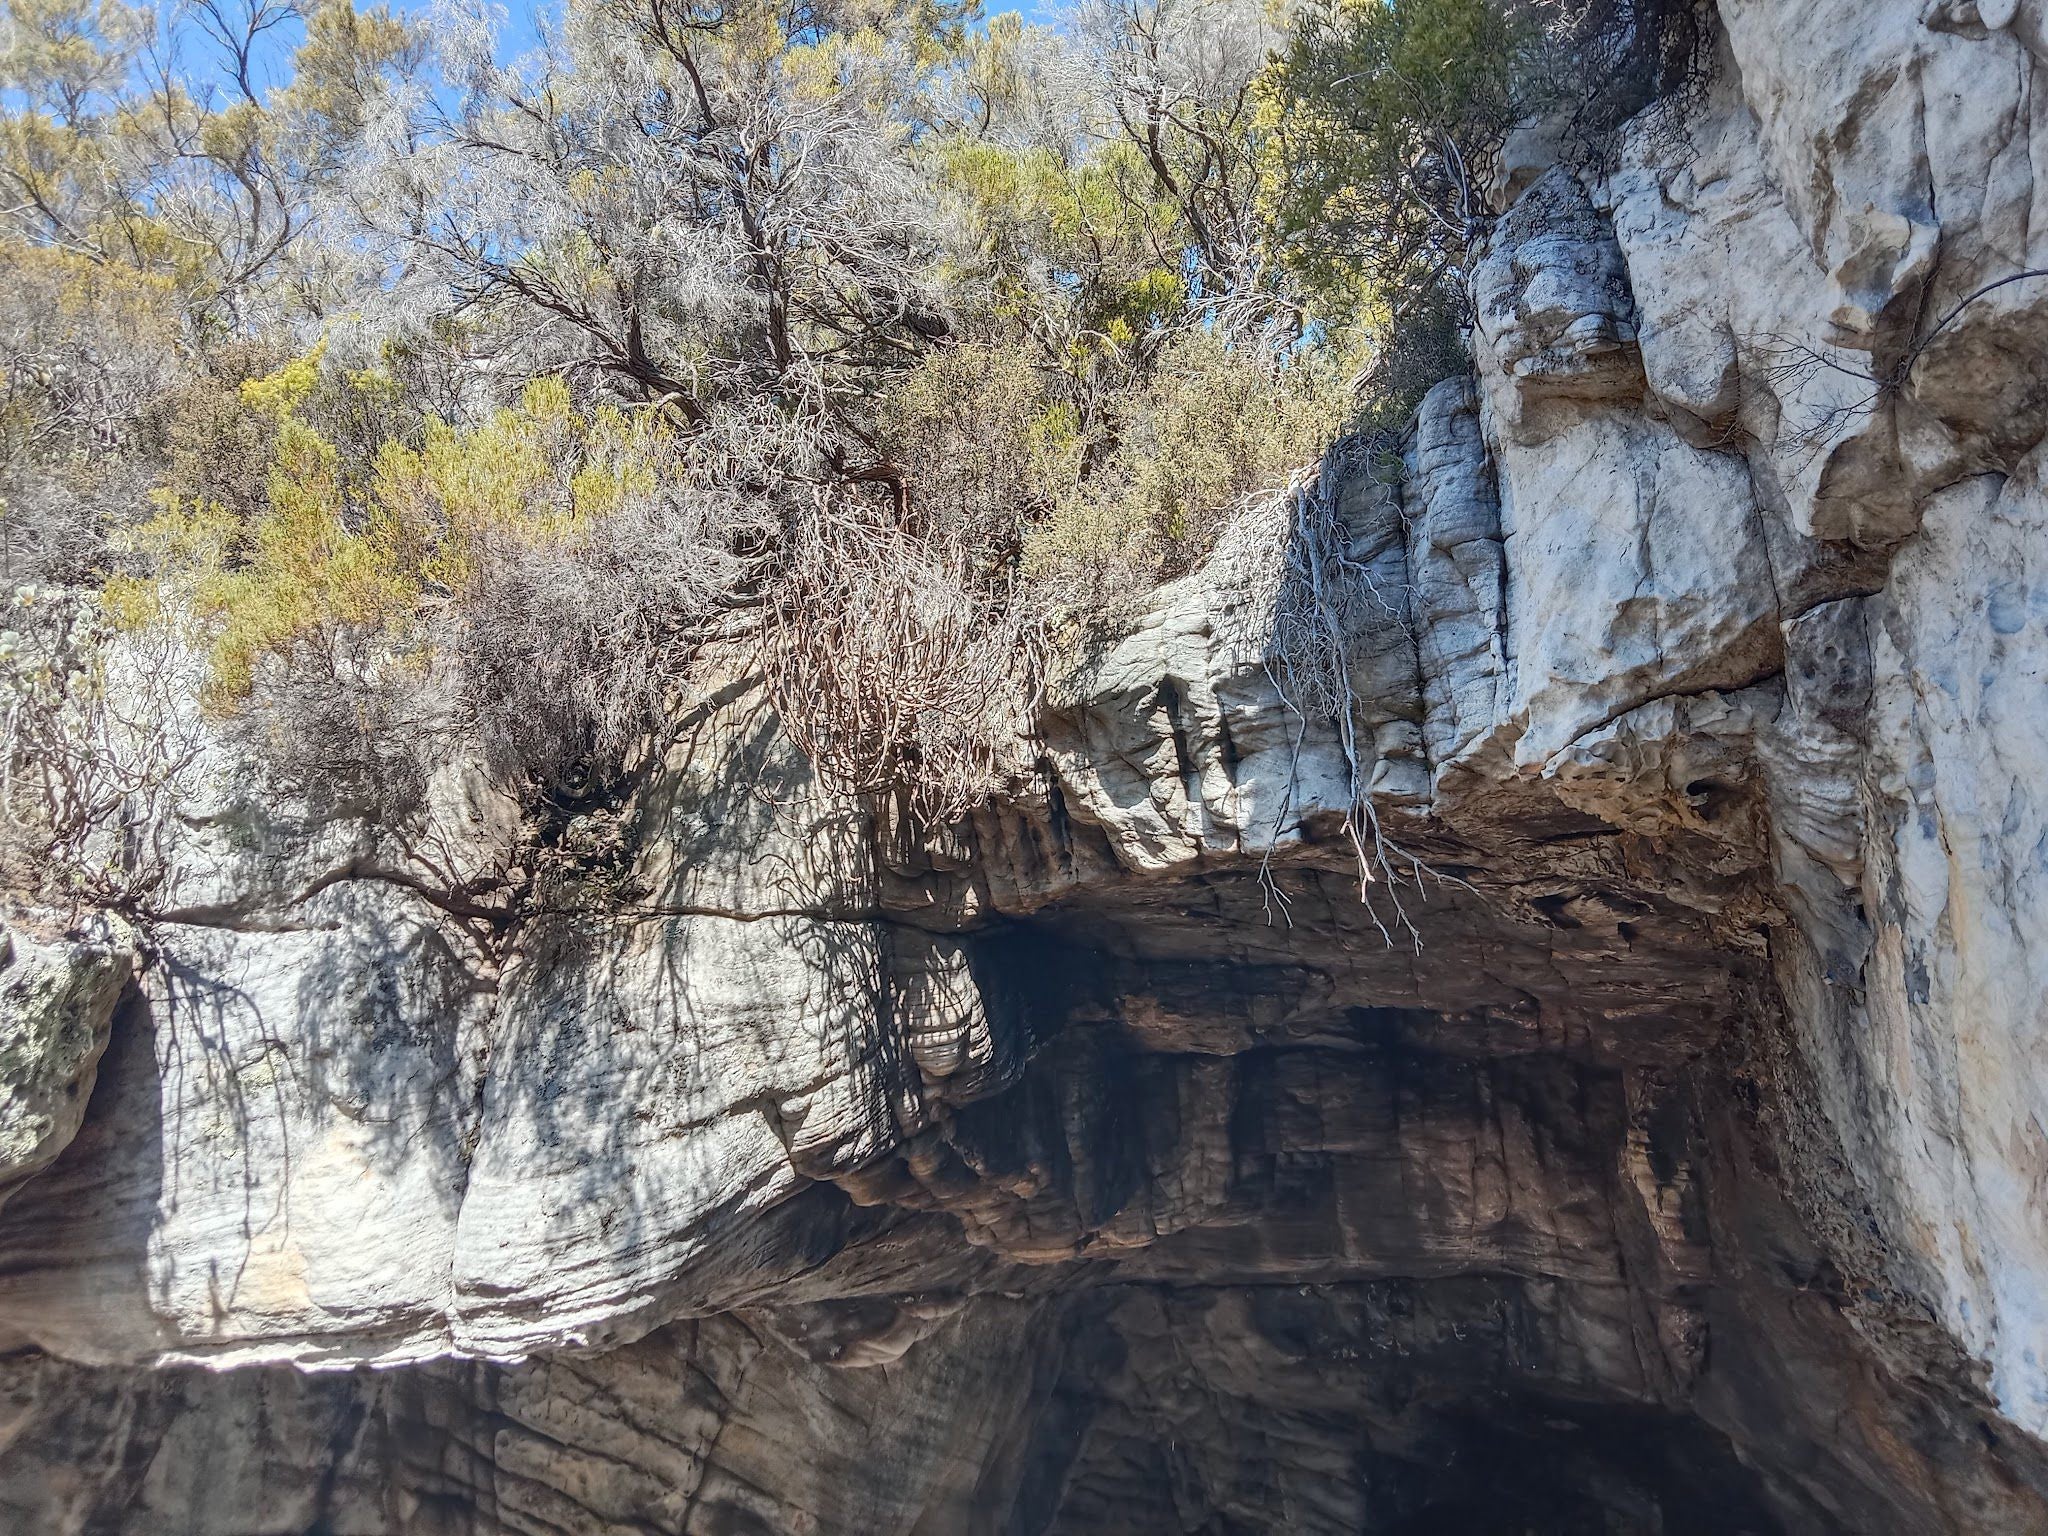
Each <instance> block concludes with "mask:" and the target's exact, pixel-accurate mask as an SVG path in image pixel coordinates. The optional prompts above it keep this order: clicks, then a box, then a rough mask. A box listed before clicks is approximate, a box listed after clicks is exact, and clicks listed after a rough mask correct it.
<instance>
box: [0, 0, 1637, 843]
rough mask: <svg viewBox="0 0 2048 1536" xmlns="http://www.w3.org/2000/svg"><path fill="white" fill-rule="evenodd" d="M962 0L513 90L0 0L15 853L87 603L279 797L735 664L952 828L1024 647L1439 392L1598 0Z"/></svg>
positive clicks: (783, 27)
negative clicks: (1550, 72) (180, 690)
mask: <svg viewBox="0 0 2048 1536" xmlns="http://www.w3.org/2000/svg"><path fill="white" fill-rule="evenodd" d="M973 3H974V0H728V3H714V0H569V3H568V4H567V6H566V8H565V9H564V10H563V11H562V12H561V13H559V14H558V15H556V16H555V17H554V18H553V19H552V20H551V21H549V22H547V23H546V24H545V25H544V28H543V31H542V34H541V36H540V38H539V41H538V45H537V46H536V47H534V48H533V49H532V50H531V51H530V52H529V53H528V54H527V55H525V56H523V57H519V58H513V59H507V58H505V57H503V56H502V46H501V39H500V38H499V37H498V36H497V35H496V33H495V31H494V27H493V24H492V13H491V12H490V11H488V10H487V9H483V8H480V7H478V6H476V5H475V4H473V3H470V0H454V3H451V4H445V5H444V6H443V7H442V8H440V9H438V10H436V11H434V12H433V13H432V14H431V16H423V15H401V14H398V13H394V12H392V11H390V10H387V9H384V8H382V7H378V8H374V9H369V10H358V9H356V8H355V6H354V3H353V0H189V3H187V4H184V5H180V6H178V7H176V8H173V9H168V10H163V11H152V10H147V9H141V8H137V7H135V6H131V5H129V4H127V3H125V0H5V22H6V33H5V37H4V46H0V180H4V181H5V183H6V184H7V186H8V189H9V192H10V196H9V198H8V206H7V210H6V217H5V222H4V224H0V268H4V272H0V278H4V281H0V348H4V357H0V498H4V509H0V517H4V526H0V577H4V580H5V584H6V585H7V586H8V587H10V588H20V589H26V590H27V591H28V592H29V593H30V600H28V601H26V602H18V603H17V608H18V609H19V611H20V614H21V615H22V617H20V618H19V619H18V621H16V622H13V623H12V627H11V628H10V630H9V632H8V635H7V637H6V639H5V642H4V644H0V682H4V684H5V688H6V701H7V708H8V714H7V720H8V726H7V729H8V733H9V735H8V742H7V744H6V745H7V750H8V756H9V759H10V764H11V768H10V773H9V777H8V801H9V814H10V816H12V817H13V819H14V820H15V821H16V823H17V824H18V825H19V826H21V827H24V828H28V827H30V824H31V823H34V824H35V826H36V827H39V828H40V832H39V833H36V835H39V836H41V837H42V838H43V839H44V842H43V844H42V845H41V846H43V847H44V849H45V851H47V848H48V846H49V845H50V842H49V840H50V838H51V837H52V836H53V835H54V834H53V833H52V831H51V827H50V824H49V816H48V814H47V808H46V807H45V808H43V809H38V804H37V797H38V795H40V796H41V797H42V799H43V800H47V799H48V793H47V791H48V789H49V786H48V785H47V784H44V783H42V782H41V779H46V778H48V776H49V773H50V772H51V771H52V770H51V769H50V764H51V763H52V762H54V761H56V760H57V757H58V756H61V755H62V754H56V755H53V752H52V749H51V748H50V747H49V746H48V744H47V743H48V740H49V739H54V738H53V737H52V733H53V732H54V733H56V735H59V736H61V735H62V732H63V731H64V729H66V728H67V727H66V726H65V722H66V721H77V720H80V719H85V718H87V717H89V716H91V715H92V714H93V710H94V707H95V705H94V701H95V700H98V699H103V698H104V697H105V694H106V689H107V687H108V683H107V679H106V677H105V676H104V675H103V673H104V669H103V667H101V666H100V665H99V664H97V663H95V662H93V661H92V660H91V659H90V657H89V656H86V655H84V653H79V652H77V647H76V644H75V632H76V622H74V620H75V617H76V613H77V599H78V596H79V594H81V593H96V594H97V595H96V596H94V597H93V598H92V604H93V605H94V606H95V609H96V613H95V616H93V617H92V620H91V622H92V624H93V625H95V626H99V627H102V628H105V627H112V628H113V629H115V630H118V631H122V632H125V633H126V634H128V635H130V636H133V637H146V644H148V645H164V644H169V645H172V646H173V647H174V649H175V650H176V651H177V653H178V654H180V655H185V656H191V657H195V658H197V662H196V667H197V672H196V675H195V677H194V679H193V682H192V691H194V692H196V693H198V694H200V695H202V696H203V700H204V703H205V706H206V708H208V709H209V710H211V711H212V712H214V713H215V714H216V715H230V716H237V717H241V718H245V719H248V720H252V721H258V722H260V729H259V730H258V732H257V734H258V735H259V736H260V737H261V738H262V739H264V740H266V741H268V742H269V743H270V744H271V746H272V748H273V757H274V759H275V760H276V761H277V762H278V763H281V764H285V765H287V766H288V767H289V768H290V771H291V773H292V774H293V775H295V776H296V777H297V778H298V779H300V780H301V781H302V782H303V784H304V786H305V787H307V788H308V789H309V790H317V791H320V792H338V790H337V786H338V785H341V784H342V781H344V780H347V779H348V778H349V777H350V775H354V776H355V777H356V778H358V779H361V780H364V781H365V782H375V783H381V784H384V785H386V786H390V785H393V784H404V783H407V782H409V780H408V779H407V777H406V774H405V773H403V772H400V771H399V765H400V760H401V759H403V758H404V757H405V755H406V751H407V750H408V749H407V745H406V743H407V741H408V740H409V739H410V736H411V735H414V734H418V733H420V732H425V731H427V730H428V729H429V727H428V725H427V724H426V723H424V722H425V721H426V720H427V719H428V717H429V716H431V717H432V719H433V720H435V721H438V722H440V724H438V725H436V726H434V727H433V728H434V729H447V728H454V729H458V730H462V731H466V732H469V733H471V734H472V736H473V737H474V739H475V740H476V741H478V742H479V743H480V744H481V745H482V746H483V748H484V749H485V750H486V751H488V752H491V753H494V754H496V755H497V758H498V760H499V761H501V762H502V763H504V764H505V765H506V766H507V768H508V771H510V772H513V773H515V774H516V775H517V776H518V777H519V779H520V780H521V781H523V782H526V783H528V784H530V785H532V786H534V787H536V788H537V789H542V790H549V791H560V790H562V789H563V788H564V787H565V786H570V787H574V788H575V789H577V790H578V792H580V791H581V790H583V789H586V788H589V787H592V786H596V787H600V788H601V787H603V786H606V785H608V784H611V783H613V782H615V781H616V780H617V779H618V777H619V776H620V775H621V774H623V773H625V772H626V771H628V769H629V767H630V764H631V762H632V760H633V754H634V751H635V746H636V743H637V742H638V741H640V740H641V739H642V738H643V737H644V736H645V734H646V732H647V730H648V729H649V727H650V726H651V725H653V724H654V723H655V722H656V721H657V720H658V719H659V717H660V716H661V714H662V712H663V708H664V704H665V700H666V699H667V698H668V696H669V695H670V694H671V693H673V691H674V690H675V689H677V688H678V687H679V686H682V685H684V683H685V681H686V679H687V678H688V676H689V668H690V665H691V663H692V660H693V658H694V657H696V656H699V655H701V654H703V652H704V651H705V648H706V647H707V646H715V647H721V648H724V649H726V650H728V651H729V650H730V648H732V647H735V646H752V647H754V648H755V655H756V656H757V657H758V659H759V661H760V662H761V664H762V665H763V667H764V669H765V672H766V675H767V676H768V678H769V681H770V684H771V687H772V690H773V693H774V697H775V701H776V703H777V705H778V707H779V708H780V709H781V711H782V712H783V714H784V716H785V719H786V721H787V723H788V725H789V728H790V730H791V732H792V734H793V735H794V736H795V737H796V739H797V740H799V741H800V742H801V743H802V744H803V745H805V747H806V748H807V749H808V750H809V751H810V752H811V754H812V756H813V758H814V759H815V761H816V762H817V765H818V767H819V768H820V770H821V772H823V773H824V774H825V775H826V776H827V778H828V779H829V780H831V781H832V782H835V783H837V784H840V785H841V786H842V787H846V788H850V789H857V790H862V791H885V790H891V789H896V790H902V791H905V792H906V793H908V794H910V795H911V797H912V800H913V803H914V809H916V810H917V812H918V813H919V814H921V815H923V816H925V817H927V818H929V819H933V820H944V819H946V818H948V817H950V816H953V815H956V814H958V812H959V811H960V810H961V809H963V808H964V807H965V806H966V805H968V804H970V803H971V802H972V801H973V800H974V798H975V797H976V796H977V795H979V794H981V793H983V792H985V790H986V788H987V787H988V784H989V782H990V781H991V778H992V776H993V775H995V774H996V773H998V772H999V771H1000V768H1001V762H1000V759H1001V752H1000V751H999V750H998V747H999V745H1000V741H999V738H1000V737H1001V736H1002V734H1003V732H1004V731H1005V730H1008V729H1012V728H1013V725H1014V721H1015V719H1016V716H1017V710H1016V708H1015V704H1016V701H1017V700H1018V699H1019V698H1021V697H1022V696H1023V695H1024V694H1025V693H1027V692H1028V690H1029V687H1030V684H1031V679H1032V675H1033V669H1034V668H1036V667H1038V666H1040V665H1042V663H1043V661H1044V659H1045V657H1046V656H1047V655H1048V654H1050V653H1051V652H1052V651H1055V650H1057V649H1058V648H1059V647H1061V646H1063V645H1068V644H1071V643H1073V642H1074V641H1075V639H1076V637H1079V636H1084V635H1085V634H1087V633H1088V632H1089V631H1090V630H1091V629H1093V628H1100V627H1101V626H1104V625H1114V624H1115V623H1116V622H1117V621H1118V619H1119V618H1120V617H1121V615H1122V614H1123V613H1124V612H1125V611H1126V610H1127V609H1128V606H1129V605H1130V603H1131V601H1132V599H1133V597H1134V596H1136V595H1139V594H1142V593H1143V592H1144V591H1145V590H1146V589H1147V588H1148V587H1150V586H1152V585H1154V584H1156V583H1157V582H1159V581H1161V580H1164V579H1167V578H1170V577H1173V576H1176V575H1178V574H1180V573H1183V572H1185V571H1188V570H1190V569H1192V568H1193V567H1194V566H1195V565H1196V564H1197V563H1199V562H1200V561H1201V560H1202V559H1203V557H1204V556H1205V555H1206V554H1207V553H1208V552H1209V551H1210V550H1211V549H1212V548H1213V547H1214V545H1215V543H1216V541H1217V539H1218V537H1219V535H1220V533H1221V531H1222V529H1223V527H1224V526H1225V524H1226V522H1227V521H1228V520H1229V519H1230V518H1231V517H1232V516H1233V515H1235V514H1236V513H1237V512H1238V511H1239V509H1241V508H1242V507H1244V506H1245V505H1246V504H1247V503H1248V502H1251V501H1255V500H1257V499H1258V498H1260V497H1261V496H1262V495H1263V496H1265V497H1267V498H1269V499H1270V498H1272V497H1275V496H1278V495H1279V494H1280V493H1281V492H1282V491H1283V490H1284V489H1285V488H1286V487H1288V486H1289V485H1290V483H1292V484H1295V485H1297V486H1298V484H1299V483H1300V482H1299V472H1300V471H1301V469H1302V468H1303V466H1305V465H1308V464H1310V463H1312V462H1313V461H1314V460H1315V459H1316V458H1317V456H1318V455H1319V454H1320V452H1321V451H1322V450H1323V448H1324V447H1325V446H1326V445H1327V444H1328V443H1329V442H1331V441H1332V440H1333V439H1334V438H1335V437H1336V436H1337V435H1338V434H1339V433H1340V432H1341V431H1342V430H1343V429H1344V428H1345V427H1346V425H1347V424H1355V423H1358V422H1360V421H1363V422H1366V423H1367V424H1373V423H1377V424H1379V425H1382V426H1384V425H1391V424H1394V423H1396V422H1397V421H1398V418H1399V416H1400V414H1401V413H1402V411H1404V410H1405V409H1406V407H1407V405H1408V404H1409V403H1411V402H1412V400H1413V398H1414V396H1415V394H1416V393H1417V391H1418V389H1419V388H1420V387H1426V385H1427V384H1428V383H1429V382H1431V381H1432V380H1433V379H1434V378H1436V377H1441V376H1442V375H1443V374H1444V373H1445V372H1448V371H1451V370H1454V369H1455V368H1457V367H1459V366H1461V365H1462V364H1461V360H1460V357H1459V343H1458V339H1457V330H1456V325H1457V310H1458V304H1457V296H1458V294H1459V291H1460V288H1459V276H1460V271H1461V263H1462V262H1463V260H1464V253H1465V251H1466V249H1467V248H1468V246H1469V243H1470V241H1471V240H1472V238H1473V237H1474V236H1475V234H1476V233H1477V232H1479V230H1480V229H1481V228H1482V227H1483V224H1484V221H1485V219H1486V217H1487V207H1486V180H1487V174H1488V166H1489V160H1490V157H1491V155H1492V153H1493V152H1494V150H1495V149H1496V148H1497V146H1498V144H1499V142H1500V140H1501V138H1502V136H1503V135H1504V134H1505V133H1506V132H1507V131H1508V130H1509V129H1510V128H1511V127H1512V126H1514V124H1515V123H1517V122H1518V121H1521V120H1523V119H1524V118H1525V117H1526V116H1527V115H1528V113H1529V111H1530V110H1531V107H1530V102H1531V101H1532V100H1533V98H1532V97H1531V95H1530V93H1529V91H1528V89H1527V82H1528V80H1529V79H1530V77H1531V71H1530V63H1529V61H1530V60H1531V59H1536V58H1538V57H1540V56H1541V53H1542V49H1543V47H1544V46H1546V45H1547V43H1549V42H1551V41H1554V39H1555V38H1556V37H1557V36H1559V35H1561V32H1571V31H1572V29H1573V28H1578V29H1580V31H1583V30H1584V29H1585V27H1587V26H1588V25H1593V26H1595V27H1596V28H1600V27H1604V28H1607V29H1608V32H1610V33H1611V32H1612V30H1613V27H1614V25H1615V23H1614V21H1613V17H1612V16H1611V15H1606V13H1609V12H1614V11H1615V10H1616V8H1617V5H1620V4H1621V0H1609V3H1606V4H1604V5H1600V4H1594V5H1588V4H1586V3H1584V0H1580V3H1574V4H1557V5H1526V4H1525V5H1513V6H1508V7H1506V8H1503V7H1501V6H1499V5H1498V4H1496V3H1495V0H1308V3H1307V4H1306V6H1305V7H1303V8H1302V9H1301V10H1299V11H1298V12H1296V13H1294V14H1293V15H1291V16H1289V17H1285V18H1280V19H1276V16H1277V13H1269V12H1268V11H1267V10H1266V9H1265V8H1264V7H1263V6H1262V5H1261V4H1260V3H1259V0H1080V3H1079V4H1078V5H1077V7H1076V8H1075V9H1074V10H1072V11H1071V12H1070V13H1068V14H1067V15H1065V16H1064V17H1063V18H1062V21H1061V24H1060V25H1059V26H1057V27H1046V26H1034V25H1027V24H1025V23H1023V22H1022V21H1020V20H1019V19H1018V18H1017V17H1016V16H1014V15H1003V16H997V17H994V18H988V19H984V18H983V17H982V16H981V15H980V13H979V12H978V11H977V10H975V9H973ZM1622 9H1624V10H1628V12H1629V14H1628V16H1627V17H1625V18H1624V22H1625V25H1624V28H1623V35H1624V37H1625V40H1628V42H1629V46H1635V44H1634V42H1633V41H1632V40H1633V39H1635V38H1636V36H1637V29H1638V22H1637V20H1635V19H1633V18H1634V17H1635V10H1634V9H1630V8H1629V7H1627V6H1622ZM1638 9H1639V7H1638ZM1595 12H1600V13H1602V15H1603V16H1605V19H1600V18H1599V17H1594V19H1593V20H1592V21H1590V22H1589V20H1588V18H1589V17H1593V16H1594V13H1595ZM1602 35H1606V34H1604V33H1603V34H1602ZM1659 57H1661V55H1659ZM39 591H40V592H41V593H43V594H45V595H47V594H48V593H50V592H53V591H54V592H61V593H63V594H66V596H65V598H64V602H63V603H62V604H59V605H58V606H60V607H62V608H63V610H64V612H65V613H66V614H69V615H72V616H73V618H72V619H67V621H66V625H64V626H55V627H53V626H54V625H55V621H54V620H53V621H50V622H47V623H46V622H44V621H43V620H42V619H39V618H37V617H36V615H39V614H43V613H45V612H46V611H54V610H52V607H51V604H50V603H49V602H47V601H41V600H39V599H37V597H36V594H37V593H38V592H39ZM66 626H68V627H66ZM59 629H62V631H63V635H64V636H68V637H72V638H60V637H59V635H58V630H59ZM143 644H145V640H144V639H142V638H138V639H137V641H136V645H138V646H141V645H143ZM60 649H61V650H62V652H63V658H64V659H63V660H62V664H61V665H60V664H59V651H60ZM428 680H431V687H428V686H426V684H427V682H428ZM429 697H430V698H431V701H432V705H433V707H432V708H431V709H429V708H426V707H425V706H423V705H422V703H421V700H422V699H426V698H429ZM449 722H453V726H452V727H450V725H449ZM38 733H40V734H38ZM37 742H43V743H44V744H43V745H41V746H38V745H35V743H37ZM138 771H140V770H138ZM163 771H164V772H169V771H172V770H171V769H170V768H168V767H166V768H164V769H163ZM39 773H40V774H41V778H40V779H39V778H38V774H39ZM31 781H33V783H32V782H31ZM24 785H30V786H31V787H32V788H34V789H35V793H29V792H27V790H25V789H24V788H23V786H24ZM38 817H40V818H41V819H40V820H39V821H38V820H37V818H38ZM23 835H24V836H29V841H30V843H31V844H33V843H34V841H35V837H34V836H30V835H29V833H27V832H24V833H23Z"/></svg>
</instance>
